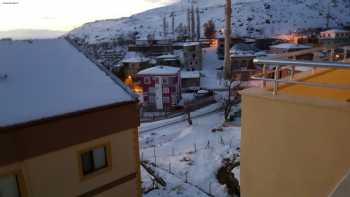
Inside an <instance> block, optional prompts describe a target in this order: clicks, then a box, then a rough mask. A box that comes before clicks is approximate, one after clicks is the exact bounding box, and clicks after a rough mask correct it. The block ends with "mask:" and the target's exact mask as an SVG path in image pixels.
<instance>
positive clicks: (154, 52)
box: [128, 40, 173, 57]
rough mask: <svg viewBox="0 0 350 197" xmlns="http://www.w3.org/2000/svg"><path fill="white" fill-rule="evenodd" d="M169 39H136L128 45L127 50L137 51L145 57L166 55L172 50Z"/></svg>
mask: <svg viewBox="0 0 350 197" xmlns="http://www.w3.org/2000/svg"><path fill="white" fill-rule="evenodd" d="M172 44H173V42H172V41H171V40H136V43H135V44H131V45H129V47H128V51H131V52H139V53H142V54H144V55H145V56H146V57H149V56H153V57H156V56H160V55H166V54H169V53H172V52H173V46H172Z"/></svg>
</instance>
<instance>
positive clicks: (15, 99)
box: [0, 39, 133, 127]
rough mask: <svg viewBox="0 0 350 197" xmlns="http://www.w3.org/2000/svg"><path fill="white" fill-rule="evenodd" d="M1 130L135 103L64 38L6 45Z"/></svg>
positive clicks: (0, 47) (0, 48)
mask: <svg viewBox="0 0 350 197" xmlns="http://www.w3.org/2000/svg"><path fill="white" fill-rule="evenodd" d="M0 64H1V66H0V72H1V73H6V74H7V75H8V77H7V79H6V80H3V81H1V82H0V92H1V96H0V127H2V126H11V125H16V124H21V123H26V122H30V121H35V120H39V119H44V118H49V117H54V116H59V115H63V114H67V113H71V112H77V111H81V110H86V109H90V108H96V107H100V106H105V105H109V104H114V103H120V102H125V101H131V100H133V98H132V96H131V95H129V94H128V93H127V92H126V91H125V89H123V87H121V86H120V85H117V83H116V82H114V81H113V80H112V79H111V78H109V77H108V76H107V75H106V74H105V73H104V72H103V71H102V70H100V69H99V68H98V67H97V66H96V65H95V64H94V63H92V62H91V61H90V60H89V59H87V58H86V57H85V56H84V55H83V54H81V53H80V52H79V51H78V50H76V49H75V48H74V47H73V46H72V45H70V44H69V43H68V42H67V41H66V40H64V39H47V40H33V41H12V42H1V41H0Z"/></svg>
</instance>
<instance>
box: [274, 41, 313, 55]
mask: <svg viewBox="0 0 350 197" xmlns="http://www.w3.org/2000/svg"><path fill="white" fill-rule="evenodd" d="M310 48H312V47H311V46H308V45H302V44H293V43H281V44H277V45H272V46H270V49H271V52H272V53H275V54H282V53H289V52H294V51H300V50H305V49H310Z"/></svg>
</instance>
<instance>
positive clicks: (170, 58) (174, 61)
mask: <svg viewBox="0 0 350 197" xmlns="http://www.w3.org/2000/svg"><path fill="white" fill-rule="evenodd" d="M155 59H156V61H157V64H158V65H164V66H174V67H181V62H180V60H179V57H178V56H177V55H173V54H166V55H161V56H158V57H156V58H155Z"/></svg>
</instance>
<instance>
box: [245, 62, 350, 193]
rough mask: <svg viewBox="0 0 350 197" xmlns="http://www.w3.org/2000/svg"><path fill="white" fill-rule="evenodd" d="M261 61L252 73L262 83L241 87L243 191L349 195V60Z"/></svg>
mask: <svg viewBox="0 0 350 197" xmlns="http://www.w3.org/2000/svg"><path fill="white" fill-rule="evenodd" d="M255 63H256V64H261V65H264V66H263V73H261V74H259V75H257V76H255V77H253V78H254V79H255V80H261V86H262V87H261V88H251V89H247V90H244V91H242V92H241V94H242V140H241V191H242V196H250V197H265V196H266V197H268V196H283V197H295V196H298V197H310V196H317V197H328V196H332V197H340V196H342V195H339V194H344V192H345V196H350V194H349V193H348V191H349V188H348V187H349V184H348V178H347V179H344V177H345V175H346V174H347V173H348V172H349V169H350V157H349V155H350V143H349V139H350V102H349V99H350V64H345V63H337V62H315V61H294V60H276V59H256V60H255ZM297 66H303V67H308V68H310V70H309V71H306V72H301V73H298V74H297V73H296V72H295V69H296V67H297ZM268 68H272V73H273V77H272V78H268V77H267V76H271V75H269V72H268V70H269V69H268ZM283 69H288V70H289V72H288V73H289V75H287V76H283V77H280V76H279V75H280V73H281V72H280V71H281V70H283ZM343 180H345V181H343ZM343 196H344V195H343Z"/></svg>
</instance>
